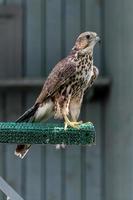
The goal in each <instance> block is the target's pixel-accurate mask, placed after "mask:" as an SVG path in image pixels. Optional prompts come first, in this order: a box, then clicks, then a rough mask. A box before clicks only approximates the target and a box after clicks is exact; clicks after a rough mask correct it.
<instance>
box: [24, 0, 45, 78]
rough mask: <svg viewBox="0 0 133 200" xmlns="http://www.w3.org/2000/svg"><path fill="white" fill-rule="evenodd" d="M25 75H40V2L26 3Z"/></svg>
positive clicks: (33, 0) (39, 0) (29, 0)
mask: <svg viewBox="0 0 133 200" xmlns="http://www.w3.org/2000/svg"><path fill="white" fill-rule="evenodd" d="M26 3H27V4H26V7H27V19H26V35H27V37H26V39H27V47H26V52H27V61H26V63H27V66H28V67H27V68H26V72H25V73H26V75H28V76H29V77H39V76H40V74H41V0H38V1H36V0H32V1H31V0H28V1H26Z"/></svg>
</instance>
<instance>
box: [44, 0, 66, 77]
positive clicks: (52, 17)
mask: <svg viewBox="0 0 133 200" xmlns="http://www.w3.org/2000/svg"><path fill="white" fill-rule="evenodd" d="M55 29H56V31H55ZM61 42H62V41H61V0H56V1H54V0H46V75H48V73H49V72H50V71H51V69H52V68H53V67H54V66H55V64H57V62H58V61H59V60H60V59H61Z"/></svg>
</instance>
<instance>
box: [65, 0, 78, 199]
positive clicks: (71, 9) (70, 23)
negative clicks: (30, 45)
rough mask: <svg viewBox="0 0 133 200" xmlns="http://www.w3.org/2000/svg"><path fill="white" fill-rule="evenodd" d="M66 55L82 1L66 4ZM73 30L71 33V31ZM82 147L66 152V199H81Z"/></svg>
mask: <svg viewBox="0 0 133 200" xmlns="http://www.w3.org/2000/svg"><path fill="white" fill-rule="evenodd" d="M65 4H66V5H65V6H66V8H65V9H66V10H65V12H66V16H65V20H66V21H65V27H64V29H65V30H64V32H65V36H66V38H65V50H66V52H65V54H67V53H68V52H69V51H70V50H71V48H72V47H73V45H74V42H75V40H76V37H77V36H78V35H79V34H80V1H79V0H78V1H76V4H75V1H74V0H72V1H71V0H68V1H66V2H65ZM70 30H71V31H70ZM80 153H81V152H80V147H78V146H68V148H67V149H66V151H65V160H64V162H65V174H64V176H65V183H64V184H65V199H66V200H68V199H77V200H80V199H81V163H80Z"/></svg>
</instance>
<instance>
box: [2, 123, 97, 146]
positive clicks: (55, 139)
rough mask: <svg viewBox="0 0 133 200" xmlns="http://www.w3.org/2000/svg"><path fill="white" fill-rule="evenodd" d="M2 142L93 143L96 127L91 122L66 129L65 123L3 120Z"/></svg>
mask: <svg viewBox="0 0 133 200" xmlns="http://www.w3.org/2000/svg"><path fill="white" fill-rule="evenodd" d="M0 143H17V144H61V143H64V144H72V145H86V144H93V143H95V129H94V126H93V124H91V123H84V124H82V125H80V126H79V129H74V128H70V127H68V128H67V130H64V125H63V124H53V123H52V124H51V123H49V124H47V123H45V124H42V123H12V122H1V123H0Z"/></svg>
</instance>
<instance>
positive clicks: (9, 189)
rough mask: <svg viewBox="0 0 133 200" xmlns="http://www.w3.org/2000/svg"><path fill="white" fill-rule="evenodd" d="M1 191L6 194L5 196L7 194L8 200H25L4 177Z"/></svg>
mask: <svg viewBox="0 0 133 200" xmlns="http://www.w3.org/2000/svg"><path fill="white" fill-rule="evenodd" d="M0 189H1V190H2V192H4V194H6V196H7V199H9V200H10V199H14V200H24V199H23V198H22V197H20V196H19V195H18V193H16V191H15V190H14V189H13V188H12V187H11V186H10V185H9V184H8V183H7V182H6V181H5V180H4V179H3V178H2V177H0Z"/></svg>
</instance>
